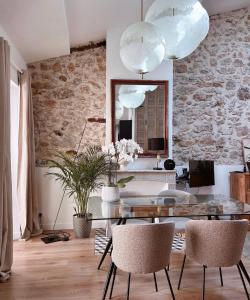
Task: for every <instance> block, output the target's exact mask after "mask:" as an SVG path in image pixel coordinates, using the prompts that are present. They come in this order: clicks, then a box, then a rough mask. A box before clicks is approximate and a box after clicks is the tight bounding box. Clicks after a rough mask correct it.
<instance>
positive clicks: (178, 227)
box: [159, 190, 196, 233]
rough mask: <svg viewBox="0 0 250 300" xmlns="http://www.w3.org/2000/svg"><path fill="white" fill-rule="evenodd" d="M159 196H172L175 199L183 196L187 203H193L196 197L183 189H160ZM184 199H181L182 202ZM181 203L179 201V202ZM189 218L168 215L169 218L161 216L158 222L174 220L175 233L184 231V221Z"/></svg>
mask: <svg viewBox="0 0 250 300" xmlns="http://www.w3.org/2000/svg"><path fill="white" fill-rule="evenodd" d="M159 196H163V197H169V198H171V197H174V198H176V199H177V201H178V199H180V200H181V199H182V198H184V197H185V200H186V201H187V202H188V203H190V202H191V203H195V202H196V197H195V196H194V195H192V194H190V193H188V192H185V191H179V190H162V191H161V192H160V193H159ZM185 200H183V203H185ZM179 203H180V204H181V202H179ZM189 220H190V219H189V218H185V217H170V218H161V220H160V222H174V223H175V233H184V232H185V226H186V223H187V222H188V221H189Z"/></svg>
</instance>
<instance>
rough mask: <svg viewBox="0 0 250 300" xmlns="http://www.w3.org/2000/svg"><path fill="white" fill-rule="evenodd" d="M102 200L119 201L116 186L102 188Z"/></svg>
mask: <svg viewBox="0 0 250 300" xmlns="http://www.w3.org/2000/svg"><path fill="white" fill-rule="evenodd" d="M102 200H103V201H105V202H114V201H118V200H120V192H119V188H118V187H116V186H103V187H102Z"/></svg>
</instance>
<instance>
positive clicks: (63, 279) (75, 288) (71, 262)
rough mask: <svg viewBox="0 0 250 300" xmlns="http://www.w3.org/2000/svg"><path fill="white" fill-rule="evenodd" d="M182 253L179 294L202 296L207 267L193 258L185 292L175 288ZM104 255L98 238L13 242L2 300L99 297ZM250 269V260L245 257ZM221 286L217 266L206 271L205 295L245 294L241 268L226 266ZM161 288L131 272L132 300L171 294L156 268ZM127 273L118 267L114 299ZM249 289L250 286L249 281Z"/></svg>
mask: <svg viewBox="0 0 250 300" xmlns="http://www.w3.org/2000/svg"><path fill="white" fill-rule="evenodd" d="M182 257H183V256H182V254H181V253H175V254H173V255H172V261H171V268H170V276H171V280H172V284H173V287H174V292H175V294H176V299H183V300H184V299H185V300H187V299H190V300H196V299H199V300H200V299H201V290H200V288H201V285H202V269H201V267H199V266H198V265H195V264H194V263H191V262H189V261H188V263H187V267H186V268H185V270H184V275H183V284H182V289H181V291H177V290H176V286H177V281H178V276H179V271H180V267H181V262H182ZM99 259H100V257H99V256H95V255H94V239H93V238H91V239H85V240H77V239H71V240H70V241H69V242H57V243H53V244H48V245H45V244H44V243H43V242H41V241H40V239H39V238H35V239H33V240H30V241H28V242H15V243H14V265H13V273H12V277H11V280H10V281H9V282H8V283H2V284H0V299H1V300H28V299H30V300H84V299H91V300H95V299H96V300H99V299H101V295H102V289H103V285H104V282H105V279H106V275H107V268H108V264H109V259H107V260H106V262H105V264H104V265H103V268H102V270H100V271H98V270H97V269H96V267H97V264H98V261H99ZM243 261H244V262H245V264H246V267H247V269H248V270H249V271H250V262H248V261H246V260H243ZM223 275H224V287H220V280H219V272H218V270H217V269H208V270H207V290H206V299H208V300H215V299H216V300H222V299H232V300H240V299H246V296H245V294H244V291H243V287H242V284H241V281H240V278H239V275H238V273H237V269H236V267H234V268H227V269H223ZM157 279H158V285H159V292H158V293H156V292H155V291H154V282H153V277H152V275H151V274H150V275H145V276H138V275H136V276H132V281H131V297H130V299H131V300H142V299H143V300H149V299H150V300H154V299H155V300H156V299H157V300H159V299H165V300H168V299H171V296H170V292H169V289H168V285H167V281H166V277H165V274H164V273H163V272H159V273H157ZM126 282H127V275H126V274H124V273H121V272H118V276H117V280H116V285H115V288H114V294H113V299H116V300H118V299H124V296H125V292H126ZM248 288H249V285H248ZM249 290H250V289H249Z"/></svg>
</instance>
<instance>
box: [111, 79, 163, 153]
mask: <svg viewBox="0 0 250 300" xmlns="http://www.w3.org/2000/svg"><path fill="white" fill-rule="evenodd" d="M121 84H128V85H129V84H130V85H133V84H134V85H163V86H164V90H165V137H164V140H165V149H164V154H161V156H162V157H168V81H167V80H133V79H132V80H131V79H111V119H112V142H113V143H115V127H116V126H115V96H116V95H115V87H116V85H121ZM156 154H157V152H156V151H155V152H152V151H151V152H144V153H143V154H140V155H139V157H155V156H156Z"/></svg>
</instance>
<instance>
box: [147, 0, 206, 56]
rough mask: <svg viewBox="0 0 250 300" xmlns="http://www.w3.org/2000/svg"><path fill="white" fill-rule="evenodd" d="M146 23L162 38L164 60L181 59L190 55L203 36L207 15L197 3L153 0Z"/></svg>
mask: <svg viewBox="0 0 250 300" xmlns="http://www.w3.org/2000/svg"><path fill="white" fill-rule="evenodd" d="M146 21H147V22H150V23H152V24H154V25H155V26H156V27H158V30H159V31H160V33H161V34H162V35H163V37H164V39H165V41H166V44H165V45H166V46H165V59H181V58H184V57H185V56H187V55H189V54H191V53H192V52H193V51H194V50H195V49H196V48H197V47H198V46H199V44H200V43H201V41H202V40H203V39H204V38H205V37H206V35H207V33H208V30H209V16H208V14H207V11H206V10H205V9H204V8H203V6H202V5H201V3H200V2H199V1H198V0H156V1H155V2H154V3H153V4H152V6H151V7H150V8H149V10H148V12H147V14H146Z"/></svg>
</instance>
